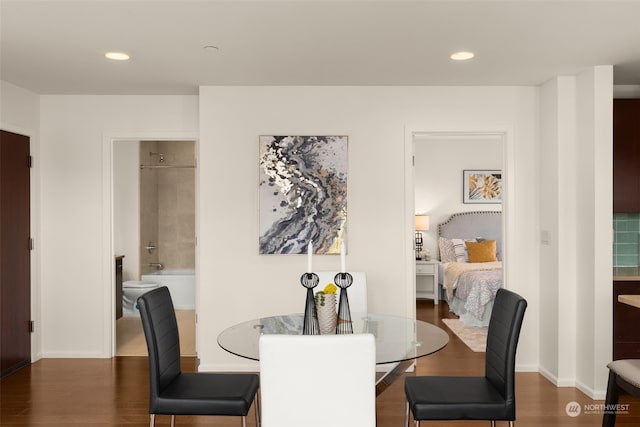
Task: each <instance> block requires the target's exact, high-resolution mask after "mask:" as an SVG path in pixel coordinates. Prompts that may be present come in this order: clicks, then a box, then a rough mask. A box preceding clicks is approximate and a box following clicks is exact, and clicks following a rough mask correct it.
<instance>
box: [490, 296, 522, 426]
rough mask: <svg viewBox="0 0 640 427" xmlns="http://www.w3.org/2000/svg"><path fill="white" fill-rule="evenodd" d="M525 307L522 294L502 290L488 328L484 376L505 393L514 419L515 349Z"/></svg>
mask: <svg viewBox="0 0 640 427" xmlns="http://www.w3.org/2000/svg"><path fill="white" fill-rule="evenodd" d="M526 308H527V301H526V300H525V299H524V298H522V297H521V296H520V295H518V294H516V293H513V292H511V291H508V290H506V289H499V290H498V293H497V294H496V298H495V301H494V303H493V311H492V312H491V320H490V321H489V329H488V331H487V353H486V359H485V376H486V377H487V379H488V380H489V381H490V382H491V383H492V384H493V386H494V387H495V388H496V389H497V390H498V391H500V393H502V395H503V397H504V398H505V400H506V402H507V409H508V412H509V413H510V414H511V419H515V413H516V392H515V365H516V349H517V347H518V338H519V337H520V328H521V327H522V320H523V318H524V312H525V310H526Z"/></svg>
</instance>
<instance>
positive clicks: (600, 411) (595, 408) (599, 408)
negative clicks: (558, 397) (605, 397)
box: [564, 402, 629, 417]
mask: <svg viewBox="0 0 640 427" xmlns="http://www.w3.org/2000/svg"><path fill="white" fill-rule="evenodd" d="M564 410H565V412H566V413H567V415H568V416H570V417H577V416H578V415H580V414H584V415H605V414H616V415H627V414H629V404H628V403H615V404H613V403H610V404H605V403H585V404H584V405H580V404H579V403H578V402H569V403H567V406H565V408H564Z"/></svg>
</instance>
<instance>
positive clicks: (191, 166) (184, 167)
mask: <svg viewBox="0 0 640 427" xmlns="http://www.w3.org/2000/svg"><path fill="white" fill-rule="evenodd" d="M169 168H176V169H194V168H195V166H193V165H140V169H169Z"/></svg>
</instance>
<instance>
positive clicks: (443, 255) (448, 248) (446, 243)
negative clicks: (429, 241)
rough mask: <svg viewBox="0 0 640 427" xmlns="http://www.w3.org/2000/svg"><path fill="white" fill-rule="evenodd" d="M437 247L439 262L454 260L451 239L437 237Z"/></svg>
mask: <svg viewBox="0 0 640 427" xmlns="http://www.w3.org/2000/svg"><path fill="white" fill-rule="evenodd" d="M463 246H464V244H463ZM438 247H439V248H440V261H441V262H456V253H455V252H454V250H453V242H452V241H451V240H449V239H445V238H444V237H439V238H438Z"/></svg>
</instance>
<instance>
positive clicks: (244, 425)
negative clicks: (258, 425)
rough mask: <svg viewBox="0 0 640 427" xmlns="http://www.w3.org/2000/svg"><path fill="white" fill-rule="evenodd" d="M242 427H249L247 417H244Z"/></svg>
mask: <svg viewBox="0 0 640 427" xmlns="http://www.w3.org/2000/svg"><path fill="white" fill-rule="evenodd" d="M242 427H247V417H246V416H243V417H242Z"/></svg>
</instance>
